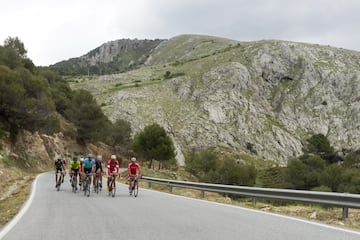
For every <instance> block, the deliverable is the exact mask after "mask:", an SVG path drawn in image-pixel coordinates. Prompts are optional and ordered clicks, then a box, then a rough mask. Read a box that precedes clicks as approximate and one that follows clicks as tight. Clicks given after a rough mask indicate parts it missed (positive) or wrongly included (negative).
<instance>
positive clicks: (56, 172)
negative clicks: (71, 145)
mask: <svg viewBox="0 0 360 240" xmlns="http://www.w3.org/2000/svg"><path fill="white" fill-rule="evenodd" d="M57 180H58V171H57V169H56V170H55V187H57Z"/></svg>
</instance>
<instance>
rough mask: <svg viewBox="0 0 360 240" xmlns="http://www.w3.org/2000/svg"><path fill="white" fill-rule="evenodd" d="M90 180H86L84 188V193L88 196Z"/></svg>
mask: <svg viewBox="0 0 360 240" xmlns="http://www.w3.org/2000/svg"><path fill="white" fill-rule="evenodd" d="M90 183H91V182H90V181H89V180H87V183H86V190H85V193H86V196H87V197H89V196H90Z"/></svg>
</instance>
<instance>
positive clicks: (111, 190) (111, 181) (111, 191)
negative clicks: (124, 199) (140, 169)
mask: <svg viewBox="0 0 360 240" xmlns="http://www.w3.org/2000/svg"><path fill="white" fill-rule="evenodd" d="M115 179H116V175H115V174H111V175H110V179H109V184H108V186H109V196H112V197H115V193H116V181H115Z"/></svg>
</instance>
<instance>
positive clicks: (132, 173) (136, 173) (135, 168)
mask: <svg viewBox="0 0 360 240" xmlns="http://www.w3.org/2000/svg"><path fill="white" fill-rule="evenodd" d="M128 173H129V176H128V177H129V192H130V193H131V190H130V187H131V181H132V180H133V179H134V178H135V177H138V178H139V177H140V176H141V167H140V164H139V163H137V162H136V158H135V157H132V158H131V162H130V163H129V164H128Z"/></svg>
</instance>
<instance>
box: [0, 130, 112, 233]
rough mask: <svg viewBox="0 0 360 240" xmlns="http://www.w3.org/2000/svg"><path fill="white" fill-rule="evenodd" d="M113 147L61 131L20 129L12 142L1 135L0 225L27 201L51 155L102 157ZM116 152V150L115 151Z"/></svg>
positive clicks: (49, 162)
mask: <svg viewBox="0 0 360 240" xmlns="http://www.w3.org/2000/svg"><path fill="white" fill-rule="evenodd" d="M113 151H114V150H113V149H112V148H111V147H109V146H107V145H105V144H102V143H99V144H88V145H80V144H78V143H77V142H76V140H75V139H72V138H70V137H67V136H64V135H63V134H61V133H59V134H54V135H51V136H49V135H45V134H40V133H38V132H35V133H30V132H27V131H22V132H20V133H19V134H18V136H17V139H16V140H15V143H11V141H10V138H9V136H8V135H7V136H4V137H3V138H1V139H0V189H1V191H0V228H1V226H2V225H4V224H6V223H7V222H8V221H10V220H11V219H12V217H13V216H14V215H16V213H17V212H18V211H19V209H20V208H21V206H22V204H23V203H24V202H25V201H26V199H27V198H28V195H29V191H30V188H31V183H32V181H33V180H34V178H35V177H36V175H37V174H38V173H41V172H46V171H51V170H52V169H53V159H54V158H55V157H56V156H57V155H59V154H60V155H61V156H63V157H64V158H66V159H70V158H72V156H84V155H85V154H86V153H89V152H92V153H93V154H101V155H103V156H104V157H105V158H107V157H109V156H110V155H111V154H114V152H113ZM115 153H116V152H115Z"/></svg>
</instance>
